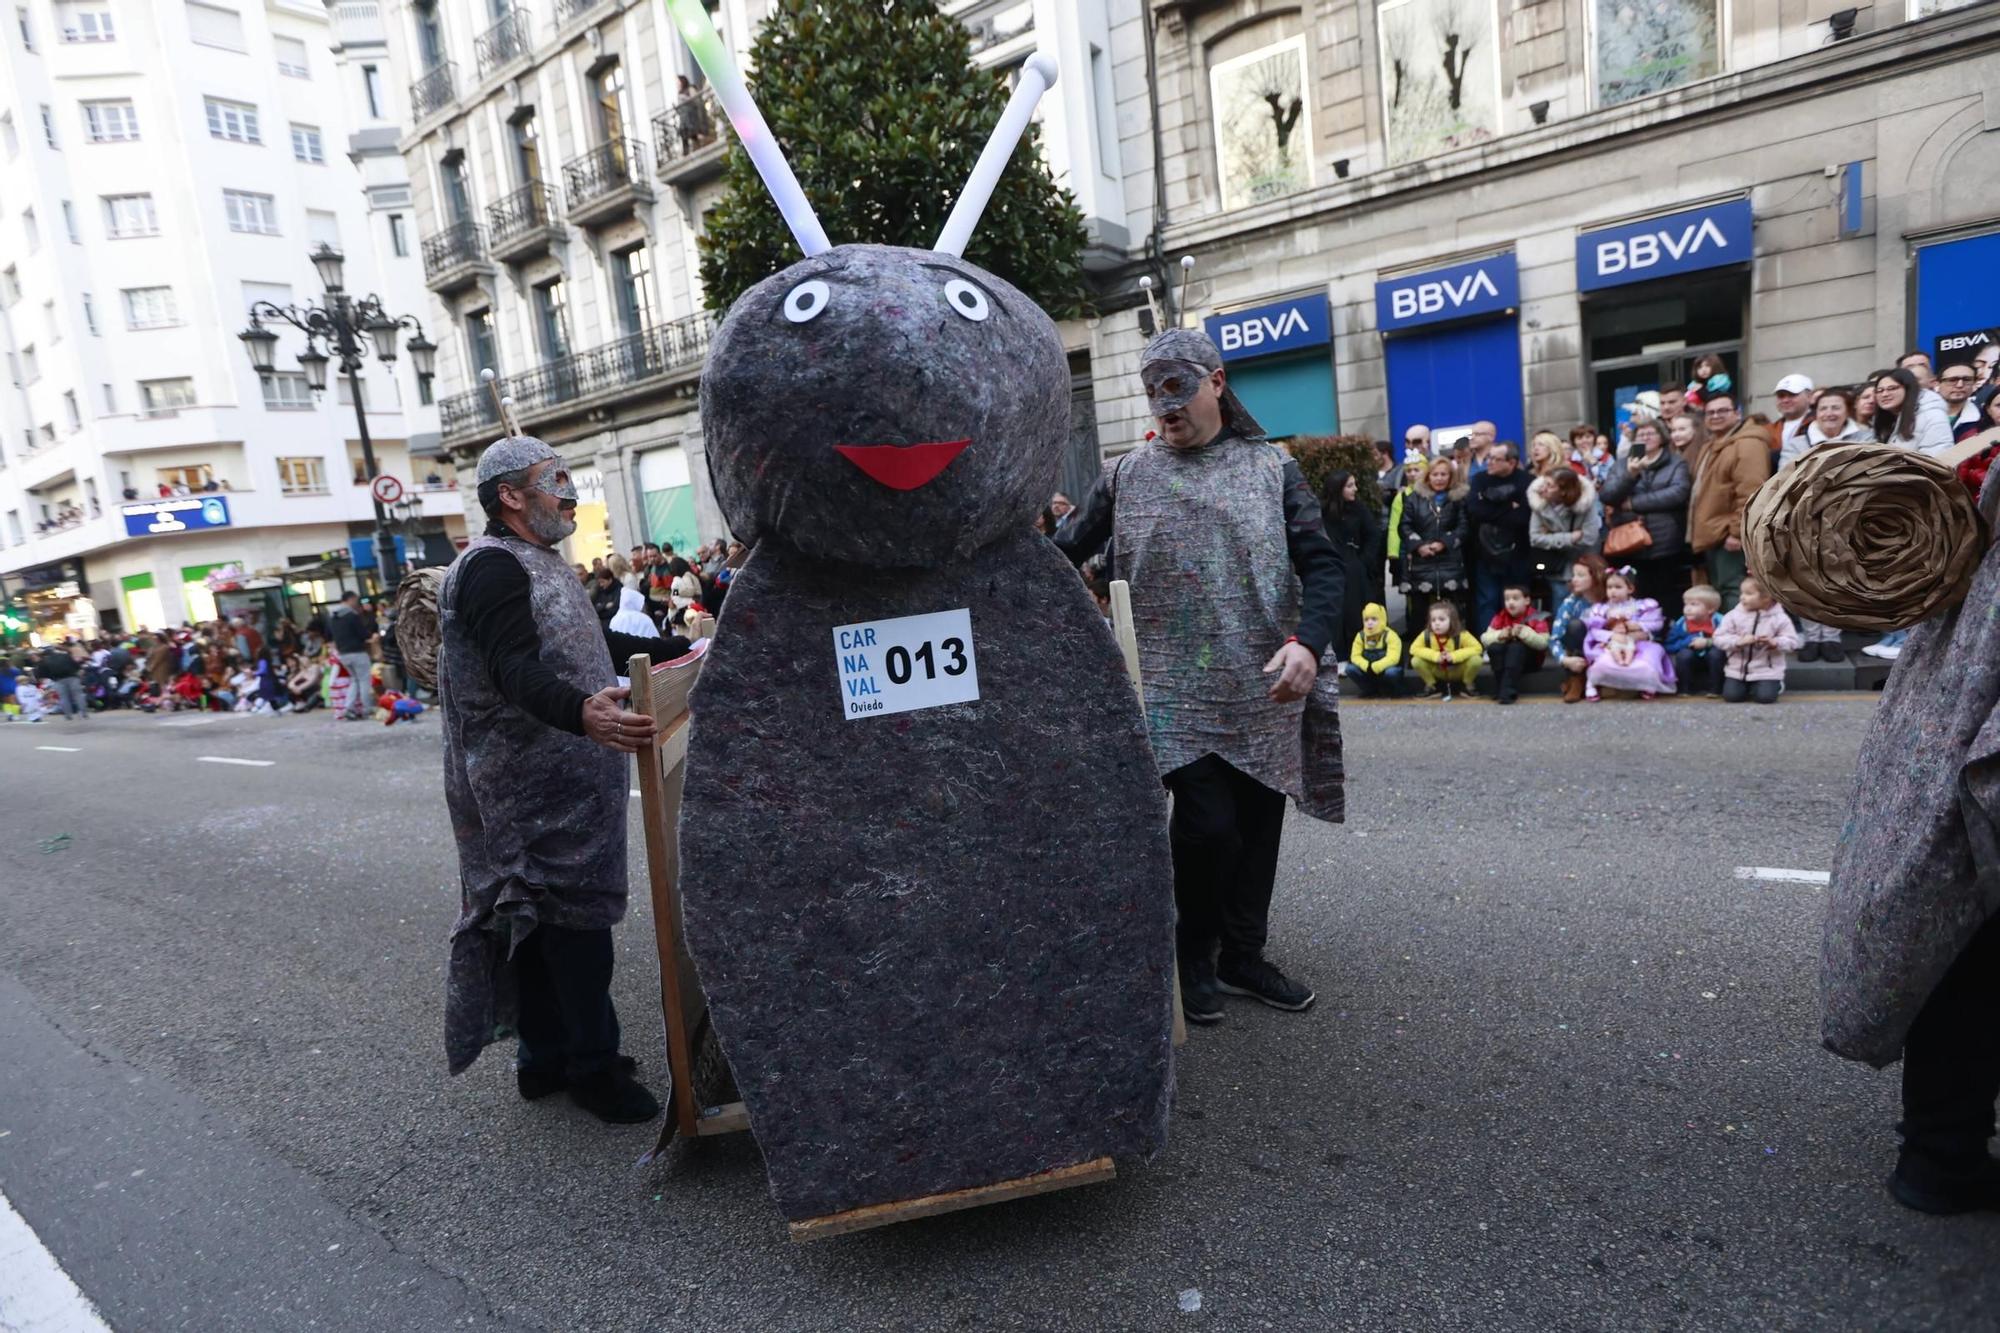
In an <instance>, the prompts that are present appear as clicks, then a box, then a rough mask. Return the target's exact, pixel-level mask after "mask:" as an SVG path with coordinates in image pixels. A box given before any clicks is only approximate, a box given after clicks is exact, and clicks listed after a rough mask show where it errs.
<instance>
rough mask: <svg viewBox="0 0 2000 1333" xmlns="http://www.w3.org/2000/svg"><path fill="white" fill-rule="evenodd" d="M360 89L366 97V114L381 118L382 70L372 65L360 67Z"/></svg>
mask: <svg viewBox="0 0 2000 1333" xmlns="http://www.w3.org/2000/svg"><path fill="white" fill-rule="evenodd" d="M361 91H362V92H363V93H365V94H366V95H367V97H368V116H369V118H370V119H371V120H380V119H382V71H381V70H379V69H377V68H376V67H375V66H373V65H363V66H362V67H361Z"/></svg>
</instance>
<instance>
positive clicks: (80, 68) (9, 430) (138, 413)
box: [0, 0, 463, 632]
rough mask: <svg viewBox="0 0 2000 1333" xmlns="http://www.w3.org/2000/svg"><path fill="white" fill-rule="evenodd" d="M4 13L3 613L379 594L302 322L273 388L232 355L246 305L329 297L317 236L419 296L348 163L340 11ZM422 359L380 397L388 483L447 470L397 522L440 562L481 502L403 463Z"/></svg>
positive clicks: (179, 8) (364, 511) (135, 612)
mask: <svg viewBox="0 0 2000 1333" xmlns="http://www.w3.org/2000/svg"><path fill="white" fill-rule="evenodd" d="M5 18H6V23H5V29H4V31H3V32H0V50H4V57H0V59H4V61H5V77H4V78H0V345H4V350H5V352H6V356H7V362H8V367H7V368H8V382H7V383H6V385H4V386H0V460H4V462H0V582H4V584H5V589H6V592H7V595H8V597H9V599H10V600H11V601H12V602H13V603H14V605H15V606H17V607H25V608H27V609H28V610H29V611H30V612H31V613H32V616H33V618H34V619H35V621H36V622H37V624H38V627H39V628H41V629H43V630H44V631H47V632H60V631H59V630H58V626H66V627H67V628H69V629H71V630H73V631H78V632H89V631H91V630H93V629H95V628H96V627H97V626H99V625H105V626H116V627H124V628H137V627H140V626H157V625H161V624H178V623H180V622H181V621H182V620H184V619H188V618H195V617H201V616H206V615H211V614H213V613H214V609H215V605H216V601H215V597H216V593H217V590H218V589H219V588H221V587H225V586H226V587H230V588H238V589H240V588H244V587H246V586H247V587H250V588H253V589H258V590H263V591H265V592H268V593H269V594H270V596H269V597H268V598H267V599H264V604H265V605H267V606H272V607H277V608H282V609H283V610H291V611H296V610H299V609H302V608H304V607H305V606H307V605H308V604H310V603H311V602H312V601H314V600H316V599H319V600H323V599H324V598H325V597H326V596H327V595H329V594H330V593H332V591H333V590H334V589H335V588H337V587H338V586H339V585H340V584H342V583H343V582H345V583H347V584H348V585H349V586H352V585H353V583H354V582H355V581H356V579H357V577H358V578H359V579H360V580H362V581H363V582H365V581H366V579H367V578H368V576H369V575H368V571H369V570H370V569H371V568H372V564H373V555H372V551H371V550H370V548H369V546H368V543H367V541H366V537H367V534H368V533H369V532H370V531H371V528H372V518H373V510H372V505H371V501H370V498H369V494H368V490H367V488H366V487H365V486H364V485H360V484H357V481H356V478H357V475H358V473H359V460H360V449H359V432H358V430H357V425H356V420H355V416H354V407H353V404H352V400H351V396H350V394H349V390H348V387H347V385H346V384H345V382H344V381H342V382H340V383H338V384H337V385H334V386H329V387H328V389H327V390H326V392H325V393H324V394H315V393H313V392H312V391H311V390H310V389H309V387H308V384H307V378H306V376H305V375H304V374H303V373H302V372H301V371H300V370H299V369H297V368H296V357H297V355H298V354H299V353H300V352H303V351H305V350H306V345H305V339H304V335H303V334H301V333H298V332H296V331H295V330H293V329H291V328H290V327H288V326H284V325H278V326H277V327H278V328H279V331H280V332H281V334H282V338H281V342H280V347H279V353H278V358H277V361H278V367H279V373H277V374H275V375H272V376H270V377H269V378H260V377H259V376H258V375H257V374H255V373H254V372H253V370H252V368H251V365H250V361H249V358H248V357H246V356H245V354H244V348H243V346H242V345H241V344H240V343H239V342H238V339H237V334H238V333H239V332H240V331H241V330H242V329H244V327H245V326H246V324H247V323H248V309H249V307H250V305H251V304H252V303H253V302H257V301H269V302H273V303H276V304H278V305H293V304H303V303H306V302H310V301H317V300H319V299H321V296H322V288H321V285H320V283H319V281H318V279H317V277H316V274H315V269H314V266H313V264H312V263H311V261H310V259H309V257H308V256H309V252H311V251H312V250H314V249H316V248H317V247H319V246H321V245H328V246H332V247H334V248H336V249H338V250H341V251H343V252H344V253H345V255H346V273H347V280H346V283H347V287H348V289H349V290H351V291H353V292H355V293H357V294H362V293H366V292H368V291H370V290H386V291H395V290H397V288H396V282H397V281H400V282H401V283H402V287H403V290H404V292H405V295H406V296H407V295H408V293H409V292H411V291H417V292H420V291H421V287H420V279H418V278H417V277H415V266H416V263H417V260H416V259H415V258H414V256H412V257H411V258H409V259H407V260H401V261H398V260H395V259H393V258H392V257H390V255H391V252H390V251H389V250H388V249H387V248H386V247H383V248H378V246H377V245H376V234H377V233H378V232H382V233H383V234H384V236H385V237H386V230H385V229H386V225H387V224H386V220H385V218H384V216H382V215H381V214H378V213H376V212H372V211H371V210H370V207H369V201H368V198H367V196H365V195H364V193H363V190H362V179H361V176H360V174H359V172H358V171H357V169H356V167H355V165H354V163H353V162H352V161H351V160H350V159H349V157H348V150H349V146H350V134H351V132H352V130H353V128H354V127H353V124H352V122H351V121H350V118H349V115H350V113H349V111H348V102H347V100H346V99H345V98H344V97H343V96H342V95H341V90H339V89H338V88H337V87H336V85H337V84H338V83H339V82H340V80H339V79H338V78H337V74H338V72H339V71H338V67H337V65H336V62H335V59H334V57H333V55H332V50H331V48H332V44H333V27H332V24H333V17H332V16H331V15H330V14H329V12H328V8H327V6H325V5H324V4H321V3H318V2H317V0H311V2H308V0H262V2H261V3H245V2H244V0H159V2H158V3H151V2H142V0H15V2H14V3H10V4H9V5H8V6H7V7H6V12H5ZM383 119H384V121H385V123H386V120H387V118H386V117H384V118H383ZM399 266H401V267H402V268H404V269H405V270H406V273H405V275H404V276H402V277H401V278H400V279H398V278H397V277H396V274H397V270H398V267H399ZM392 308H393V306H392ZM411 313H417V314H423V313H426V312H424V311H423V308H422V306H421V305H418V306H417V307H415V308H414V309H413V310H412V311H411ZM408 362H409V358H408V357H404V358H402V360H401V361H400V362H399V363H398V364H397V365H396V366H395V367H394V368H393V369H391V368H390V367H386V366H383V365H381V364H379V363H376V362H372V361H371V362H370V363H369V365H368V366H367V368H366V370H365V371H364V373H363V376H362V386H363V387H362V396H363V398H364V402H365V404H366V407H367V411H368V422H369V427H370V433H371V435H372V436H373V437H374V439H375V440H376V442H377V445H376V447H377V450H378V456H379V458H380V461H381V463H382V466H383V468H384V470H385V471H388V472H390V473H392V474H394V475H397V476H399V477H400V478H401V479H402V480H403V481H405V482H406V483H414V484H415V485H416V486H417V487H418V488H421V486H422V484H423V477H424V476H426V475H432V474H436V475H438V476H439V481H438V483H437V485H436V488H435V489H434V490H432V491H430V492H429V493H426V494H423V495H422V497H421V499H420V501H418V502H416V503H414V504H412V505H411V506H408V507H407V512H406V514H405V516H404V521H403V522H402V524H401V526H402V528H403V530H404V533H405V541H406V547H407V549H408V550H409V551H410V552H411V554H412V555H413V556H414V555H416V554H418V553H420V552H422V551H424V549H425V548H426V547H427V546H428V548H429V555H430V558H433V559H448V558H449V557H450V554H451V551H452V546H451V541H450V538H451V537H452V536H462V534H463V518H462V510H463V506H462V504H461V502H460V500H459V497H458V495H457V492H456V490H455V489H453V488H452V487H451V486H450V485H449V479H448V477H446V476H445V475H444V474H443V473H440V472H439V470H438V469H439V464H438V462H437V461H436V460H435V459H433V460H431V461H429V462H423V461H415V460H412V458H411V456H410V453H409V442H410V441H411V439H412V437H413V436H415V437H418V438H419V440H420V441H421V437H422V436H423V434H424V433H425V431H426V429H428V430H429V431H430V432H433V433H434V431H435V426H434V425H431V426H429V427H428V428H426V427H425V425H424V422H425V421H426V419H427V417H430V416H431V413H430V409H427V408H425V407H424V405H423V404H424V394H425V390H424V389H423V388H422V387H421V386H420V385H419V384H418V383H417V382H416V380H415V377H414V375H413V374H412V372H411V369H410V366H409V364H408ZM431 419H432V420H434V417H431ZM432 438H433V439H434V438H435V437H434V434H433V436H432ZM433 447H435V446H434V445H433ZM357 543H358V544H357ZM357 565H358V566H360V567H361V570H360V573H359V574H358V575H357V570H356V566H357Z"/></svg>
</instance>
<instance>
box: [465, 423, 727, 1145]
mask: <svg viewBox="0 0 2000 1333" xmlns="http://www.w3.org/2000/svg"><path fill="white" fill-rule="evenodd" d="M478 481H479V503H480V506H481V507H482V508H483V509H485V511H486V516H487V519H488V523H487V527H486V531H485V533H484V534H482V535H481V536H479V537H478V538H476V539H474V540H473V541H472V542H471V543H470V544H469V545H468V546H467V547H466V549H465V552H464V553H463V554H462V555H460V556H459V558H458V560H457V561H456V563H454V564H453V565H452V567H451V571H450V572H449V573H448V574H447V575H446V577H445V581H444V587H443V589H442V590H441V591H440V593H439V596H438V625H439V633H440V636H441V638H442V644H441V647H440V649H439V653H438V693H439V696H440V704H441V708H442V711H443V714H444V720H445V721H444V726H445V743H444V770H445V801H446V804H447V805H448V806H449V808H450V810H451V822H452V832H453V834H454V835H455V836H456V838H457V840H458V863H459V884H460V907H461V912H460V916H459V920H458V924H457V926H456V927H455V928H454V929H453V930H452V936H451V963H450V969H449V975H448V977H447V982H446V986H447V990H446V1001H445V1049H446V1054H447V1056H448V1058H449V1060H450V1065H451V1072H452V1073H454V1074H456V1073H460V1072H462V1071H463V1070H464V1069H466V1068H467V1067H468V1066H469V1065H471V1063H472V1062H473V1061H474V1060H475V1059H477V1058H478V1056H479V1053H480V1051H482V1050H484V1049H485V1047H486V1045H487V1044H488V1043H489V1042H492V1041H495V1040H497V1039H498V1038H500V1037H502V1036H504V1035H506V1034H507V1033H509V1032H512V1033H513V1034H514V1035H515V1036H517V1037H518V1039H519V1043H520V1046H519V1051H518V1064H517V1074H516V1079H517V1083H518V1086H519V1088H520V1092H521V1095H522V1096H523V1097H525V1098H528V1099H529V1100H533V1099H535V1098H538V1097H544V1096H547V1095H548V1094H549V1093H552V1092H556V1091H559V1090H561V1089H563V1088H567V1089H568V1090H569V1094H570V1097H571V1098H572V1099H573V1100H574V1101H575V1102H576V1103H577V1104H578V1105H580V1106H582V1107H583V1108H584V1109H586V1110H588V1111H590V1112H591V1113H592V1114H594V1115H596V1116H597V1117H598V1118H599V1119H601V1120H606V1121H610V1122H612V1123H616V1124H632V1123H637V1122H640V1121H645V1120H650V1119H652V1118H653V1117H654V1116H656V1115H658V1114H659V1112H660V1104H659V1102H658V1101H657V1100H655V1099H654V1097H653V1095H652V1093H650V1092H649V1091H647V1090H646V1088H645V1087H644V1086H642V1085H641V1084H640V1083H638V1082H637V1081H636V1080H634V1079H633V1077H632V1062H631V1061H630V1060H628V1059H624V1058H622V1057H620V1055H619V1053H618V1015H617V1013H616V1011H615V1010H614V1009H613V1008H612V1004H611V966H612V945H611V927H612V926H613V925H615V924H616V923H617V922H619V921H620V920H622V919H623V918H624V916H625V896H626V879H625V818H626V808H627V803H628V799H629V798H628V796H627V791H628V786H629V784H628V778H627V771H626V760H625V756H626V755H628V754H632V753H635V752H637V751H639V750H641V749H642V748H644V747H645V746H647V745H649V744H651V742H652V738H653V731H654V727H653V719H652V718H651V717H648V716H645V715H643V714H638V713H630V712H627V711H625V709H624V707H623V704H622V701H623V700H624V699H625V697H626V695H627V694H628V693H629V691H627V690H624V689H621V688H619V687H618V682H617V675H618V668H617V667H616V666H615V665H614V661H615V662H624V661H625V660H627V658H629V657H630V656H631V655H632V654H633V653H653V654H656V655H663V656H665V657H672V656H677V655H678V654H679V653H681V652H685V651H686V648H687V643H686V640H673V639H670V640H667V641H666V642H665V643H662V642H661V641H660V640H659V639H649V638H635V637H633V636H630V635H625V634H618V633H614V632H609V631H606V630H604V629H602V628H600V626H599V624H598V620H597V613H596V611H595V610H594V609H593V608H592V606H591V603H590V597H589V595H588V594H587V593H586V592H585V591H584V589H583V587H582V585H581V584H580V583H578V581H577V578H576V574H575V573H574V571H573V570H572V569H571V568H570V566H569V564H568V562H567V561H565V559H564V558H563V556H562V553H561V552H560V551H558V550H557V549H556V547H557V546H558V544H559V543H561V541H562V540H563V538H565V537H567V536H569V534H570V533H572V532H574V531H576V520H575V517H574V515H575V510H576V500H577V495H576V488H575V486H574V485H573V484H572V483H571V481H570V476H569V473H568V472H567V471H566V470H565V468H564V465H563V462H562V458H561V456H560V455H559V454H557V453H556V451H555V450H554V449H552V448H550V447H549V446H548V445H547V444H544V443H543V442H542V441H540V440H537V439H532V438H529V437H527V436H511V437H509V438H507V439H503V440H500V441H499V442H497V443H495V444H493V445H491V446H489V447H488V448H487V450H486V452H485V453H483V454H482V455H480V458H479V471H478ZM607 643H608V647H607Z"/></svg>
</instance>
